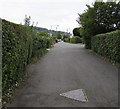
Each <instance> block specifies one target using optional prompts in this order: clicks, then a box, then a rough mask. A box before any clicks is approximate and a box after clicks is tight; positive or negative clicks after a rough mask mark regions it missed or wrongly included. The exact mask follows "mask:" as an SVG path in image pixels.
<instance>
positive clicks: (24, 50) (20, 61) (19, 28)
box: [2, 20, 52, 97]
mask: <svg viewBox="0 0 120 109" xmlns="http://www.w3.org/2000/svg"><path fill="white" fill-rule="evenodd" d="M2 28H3V29H2V34H3V35H2V40H3V45H2V49H3V52H2V56H3V60H2V62H3V63H2V89H3V95H5V96H6V97H8V96H7V94H8V92H9V91H10V90H12V89H13V88H14V86H16V85H17V84H18V82H19V81H21V80H22V79H23V77H24V76H25V75H26V74H25V72H24V71H25V67H26V66H27V64H28V63H29V62H31V59H32V58H33V57H34V56H36V55H38V53H41V54H40V55H42V54H43V53H44V52H43V51H45V49H46V48H48V47H50V46H51V43H52V40H51V39H50V38H48V37H46V36H40V35H41V33H37V32H36V31H33V30H32V28H31V27H29V26H25V25H18V24H14V23H11V22H8V21H6V20H2Z"/></svg>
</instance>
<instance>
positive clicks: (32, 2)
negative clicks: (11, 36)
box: [0, 0, 94, 31]
mask: <svg viewBox="0 0 120 109" xmlns="http://www.w3.org/2000/svg"><path fill="white" fill-rule="evenodd" d="M93 1H94V0H86V1H80V0H0V2H1V4H2V5H1V6H0V10H1V12H0V17H1V18H4V19H6V20H9V21H12V22H15V23H21V22H23V19H24V17H25V14H27V15H30V16H31V18H32V19H31V20H32V21H36V22H37V21H38V22H39V24H38V26H40V27H46V28H48V29H50V27H51V25H60V26H59V28H58V29H59V30H64V31H66V29H67V28H70V29H71V30H72V29H73V28H75V27H77V26H78V24H77V22H76V19H77V17H78V14H77V13H82V12H83V11H84V10H85V9H86V6H85V5H86V4H90V3H91V2H93ZM53 29H55V28H53Z"/></svg>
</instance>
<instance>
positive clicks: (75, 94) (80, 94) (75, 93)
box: [60, 89, 88, 102]
mask: <svg viewBox="0 0 120 109" xmlns="http://www.w3.org/2000/svg"><path fill="white" fill-rule="evenodd" d="M60 96H63V97H67V98H70V99H74V100H78V101H81V102H88V98H87V96H86V94H85V91H84V90H83V89H77V90H72V91H68V92H65V93H61V94H60Z"/></svg>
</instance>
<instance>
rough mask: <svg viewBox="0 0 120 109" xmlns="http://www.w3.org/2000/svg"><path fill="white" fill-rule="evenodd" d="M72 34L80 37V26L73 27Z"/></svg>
mask: <svg viewBox="0 0 120 109" xmlns="http://www.w3.org/2000/svg"><path fill="white" fill-rule="evenodd" d="M73 35H74V36H79V37H82V36H81V34H80V27H78V28H74V29H73Z"/></svg>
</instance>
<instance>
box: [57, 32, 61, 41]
mask: <svg viewBox="0 0 120 109" xmlns="http://www.w3.org/2000/svg"><path fill="white" fill-rule="evenodd" d="M56 35H57V38H58V39H62V35H61V33H60V31H58V32H57V34H56Z"/></svg>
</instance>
